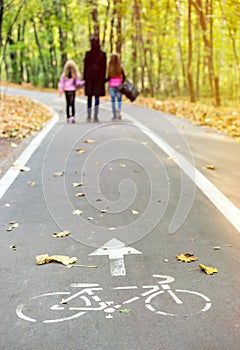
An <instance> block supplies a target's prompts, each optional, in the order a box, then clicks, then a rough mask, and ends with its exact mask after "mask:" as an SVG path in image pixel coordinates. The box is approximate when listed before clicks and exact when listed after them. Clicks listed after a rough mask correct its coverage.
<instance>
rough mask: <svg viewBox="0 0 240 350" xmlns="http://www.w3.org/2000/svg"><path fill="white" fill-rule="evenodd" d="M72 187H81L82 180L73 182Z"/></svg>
mask: <svg viewBox="0 0 240 350" xmlns="http://www.w3.org/2000/svg"><path fill="white" fill-rule="evenodd" d="M72 185H73V187H81V186H82V185H83V183H82V182H73V184H72Z"/></svg>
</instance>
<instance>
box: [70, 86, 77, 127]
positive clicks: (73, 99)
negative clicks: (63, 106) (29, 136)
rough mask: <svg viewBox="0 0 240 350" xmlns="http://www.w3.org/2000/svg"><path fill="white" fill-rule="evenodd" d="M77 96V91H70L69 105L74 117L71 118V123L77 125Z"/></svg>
mask: <svg viewBox="0 0 240 350" xmlns="http://www.w3.org/2000/svg"><path fill="white" fill-rule="evenodd" d="M75 96H76V92H75V91H69V103H70V106H71V110H72V117H71V120H70V121H71V122H72V123H75V122H76V120H75Z"/></svg>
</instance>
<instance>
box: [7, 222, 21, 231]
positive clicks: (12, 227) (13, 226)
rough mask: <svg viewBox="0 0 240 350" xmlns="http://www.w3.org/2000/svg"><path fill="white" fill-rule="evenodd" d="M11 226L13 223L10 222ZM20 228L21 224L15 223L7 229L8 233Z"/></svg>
mask: <svg viewBox="0 0 240 350" xmlns="http://www.w3.org/2000/svg"><path fill="white" fill-rule="evenodd" d="M10 224H11V222H10ZM18 226H19V223H18V222H15V223H13V224H12V225H11V226H9V227H8V228H7V231H12V230H13V229H14V228H17V227H18Z"/></svg>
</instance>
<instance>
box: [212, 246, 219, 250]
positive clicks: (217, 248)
mask: <svg viewBox="0 0 240 350" xmlns="http://www.w3.org/2000/svg"><path fill="white" fill-rule="evenodd" d="M213 249H214V250H220V249H221V247H218V246H217V247H213Z"/></svg>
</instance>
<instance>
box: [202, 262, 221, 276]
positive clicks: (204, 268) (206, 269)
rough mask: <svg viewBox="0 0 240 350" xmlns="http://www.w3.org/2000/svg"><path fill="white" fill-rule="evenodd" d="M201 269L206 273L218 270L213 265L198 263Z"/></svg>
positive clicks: (210, 273)
mask: <svg viewBox="0 0 240 350" xmlns="http://www.w3.org/2000/svg"><path fill="white" fill-rule="evenodd" d="M198 266H199V267H200V269H201V270H202V271H204V272H205V273H206V274H207V275H212V274H214V273H217V272H218V269H216V268H215V267H210V266H205V265H203V264H199V265H198Z"/></svg>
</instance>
